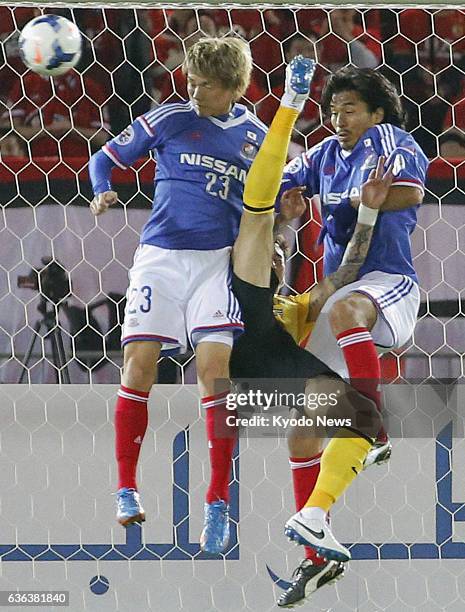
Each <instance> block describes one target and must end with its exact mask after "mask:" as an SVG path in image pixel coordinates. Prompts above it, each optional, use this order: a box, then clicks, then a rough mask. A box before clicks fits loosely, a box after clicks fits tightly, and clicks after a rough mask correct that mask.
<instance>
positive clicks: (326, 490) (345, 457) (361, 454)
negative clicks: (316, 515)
mask: <svg viewBox="0 0 465 612" xmlns="http://www.w3.org/2000/svg"><path fill="white" fill-rule="evenodd" d="M350 433H351V435H352V436H353V435H354V433H353V432H350ZM371 446H372V445H371V442H369V441H368V440H367V439H366V438H362V437H351V438H347V437H346V438H332V440H331V441H330V442H329V444H328V446H327V447H326V448H325V450H324V452H323V454H322V456H321V464H320V474H319V476H318V480H317V481H316V485H315V488H314V490H313V492H312V493H311V495H310V497H309V498H308V500H307V502H306V503H305V506H304V507H305V508H309V507H314V506H318V507H319V508H323V510H325V511H326V512H328V510H329V509H330V508H331V506H332V505H333V504H334V502H335V501H336V500H338V499H339V497H341V495H342V494H343V493H344V491H345V490H346V489H347V488H348V487H349V485H350V484H351V483H352V481H353V480H354V478H355V477H356V476H357V475H358V474H359V473H360V472H361V471H362V469H363V462H364V461H365V459H366V456H367V455H368V451H369V450H370V448H371Z"/></svg>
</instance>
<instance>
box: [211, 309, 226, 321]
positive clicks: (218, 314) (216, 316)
mask: <svg viewBox="0 0 465 612" xmlns="http://www.w3.org/2000/svg"><path fill="white" fill-rule="evenodd" d="M213 318H214V319H224V314H223V313H222V312H221V310H217V311H216V312H215V314H214V315H213Z"/></svg>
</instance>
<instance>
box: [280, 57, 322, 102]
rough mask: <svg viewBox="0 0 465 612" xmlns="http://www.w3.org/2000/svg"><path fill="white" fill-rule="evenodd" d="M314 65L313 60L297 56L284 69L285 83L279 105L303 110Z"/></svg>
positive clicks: (313, 72)
mask: <svg viewBox="0 0 465 612" xmlns="http://www.w3.org/2000/svg"><path fill="white" fill-rule="evenodd" d="M315 68H316V64H315V62H314V61H313V60H311V59H309V58H307V57H303V56H302V55H297V56H296V57H295V58H294V59H293V60H292V61H291V62H290V63H289V64H288V65H287V68H286V82H285V85H284V95H283V97H282V98H281V105H282V106H286V107H287V108H293V109H295V110H298V111H299V112H300V111H302V110H303V107H304V106H305V102H306V101H307V99H308V96H309V94H310V85H311V82H312V78H313V75H314V74H315Z"/></svg>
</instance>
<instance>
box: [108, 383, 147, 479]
mask: <svg viewBox="0 0 465 612" xmlns="http://www.w3.org/2000/svg"><path fill="white" fill-rule="evenodd" d="M148 397H149V394H148V393H144V392H143V391H134V390H133V389H128V388H127V387H123V385H121V388H120V390H119V391H118V399H117V401H116V409H115V433H116V461H117V463H118V489H121V488H122V487H128V488H129V489H137V484H136V470H137V461H138V459H139V453H140V447H141V445H142V441H143V439H144V435H145V432H146V430H147V423H148V414H147V401H148Z"/></svg>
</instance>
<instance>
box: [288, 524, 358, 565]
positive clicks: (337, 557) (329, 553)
mask: <svg viewBox="0 0 465 612" xmlns="http://www.w3.org/2000/svg"><path fill="white" fill-rule="evenodd" d="M284 534H285V535H286V536H287V537H288V538H289V540H291V541H292V542H295V543H296V544H301V545H302V546H310V548H313V550H316V552H317V553H318V554H319V555H320V557H323V558H324V559H327V560H328V561H342V562H343V563H346V562H347V561H350V560H351V558H352V557H351V556H350V554H349V555H346V554H344V553H341V552H339V551H337V550H334V549H332V548H325V547H324V546H318V545H317V544H315V543H314V542H309V541H308V540H306V539H305V538H303V537H302V536H301V535H300V533H298V532H297V531H296V530H295V529H293V528H292V527H286V528H285V529H284Z"/></svg>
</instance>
